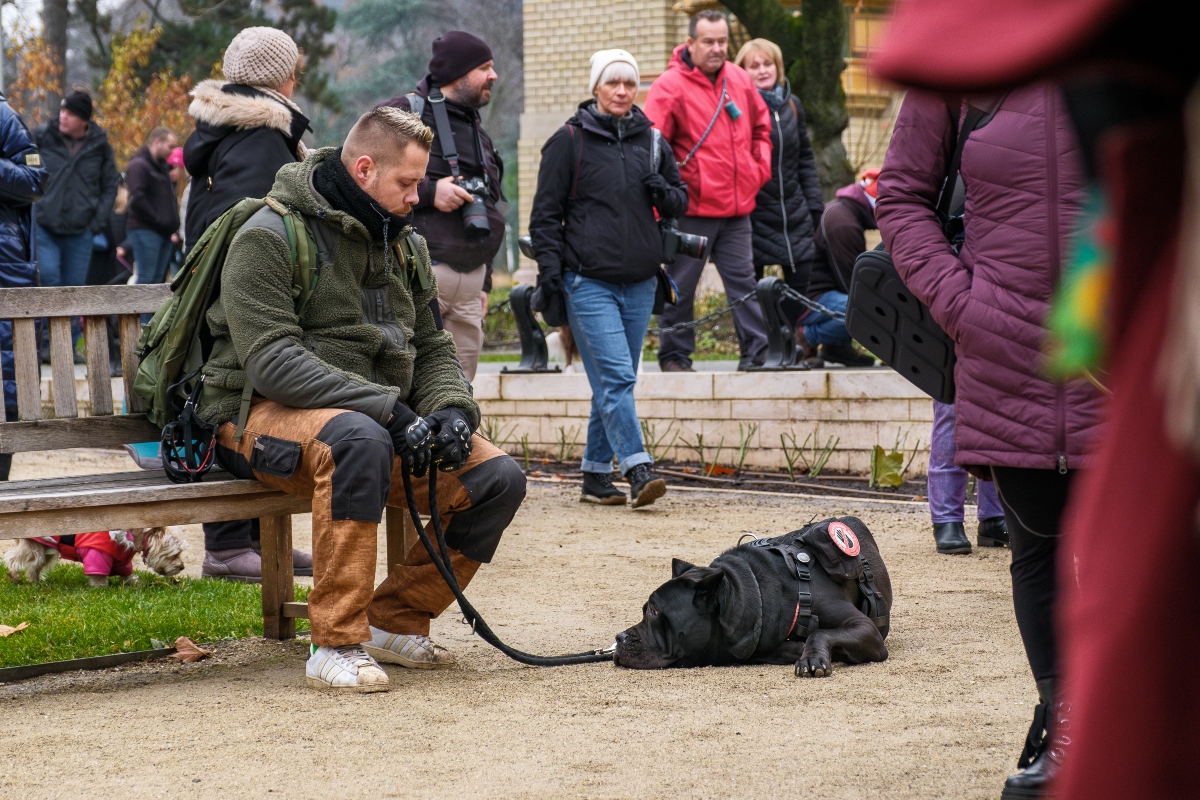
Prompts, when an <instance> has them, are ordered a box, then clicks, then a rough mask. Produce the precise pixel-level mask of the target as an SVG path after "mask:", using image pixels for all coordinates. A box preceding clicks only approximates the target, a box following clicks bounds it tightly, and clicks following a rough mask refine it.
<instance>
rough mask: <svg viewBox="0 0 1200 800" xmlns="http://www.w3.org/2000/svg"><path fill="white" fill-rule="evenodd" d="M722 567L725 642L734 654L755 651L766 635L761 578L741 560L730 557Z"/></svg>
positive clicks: (747, 654) (721, 610)
mask: <svg viewBox="0 0 1200 800" xmlns="http://www.w3.org/2000/svg"><path fill="white" fill-rule="evenodd" d="M723 567H724V569H722V570H720V571H721V573H722V576H723V578H724V580H723V581H722V582H721V585H720V587H719V590H718V591H717V607H718V609H719V614H718V616H717V619H718V621H719V622H720V624H721V632H722V633H724V634H725V644H726V647H727V648H728V649H729V654H730V655H732V656H733V657H734V658H738V659H744V658H749V657H750V656H752V655H754V651H755V650H757V649H758V641H759V637H760V636H761V635H762V594H761V593H760V592H759V589H758V579H757V578H755V577H754V573H753V572H752V571H751V570H750V567H749V566H748V565H747V564H746V563H745V562H744V561H740V560H732V559H731V560H730V561H729V562H728V563H726V564H724V565H723Z"/></svg>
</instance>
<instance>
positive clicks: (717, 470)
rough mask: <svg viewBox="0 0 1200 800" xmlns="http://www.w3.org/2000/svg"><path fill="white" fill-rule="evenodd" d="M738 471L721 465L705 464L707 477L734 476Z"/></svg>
mask: <svg viewBox="0 0 1200 800" xmlns="http://www.w3.org/2000/svg"><path fill="white" fill-rule="evenodd" d="M734 472H736V470H735V469H734V468H733V467H726V466H723V465H721V464H705V465H704V474H705V475H732V474H733V473H734Z"/></svg>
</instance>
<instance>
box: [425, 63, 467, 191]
mask: <svg viewBox="0 0 1200 800" xmlns="http://www.w3.org/2000/svg"><path fill="white" fill-rule="evenodd" d="M429 103H430V105H431V106H432V107H433V124H434V125H435V126H436V127H437V138H438V139H440V140H441V144H442V158H444V159H446V163H447V164H449V165H450V175H451V176H453V177H454V180H456V181H457V180H458V179H459V178H461V177H462V173H460V172H459V171H458V148H456V147H455V146H454V131H452V130H451V129H450V115H449V114H448V113H447V112H446V96H445V95H443V94H442V90H441V89H439V88H438V87H436V86H435V87H433V88H431V89H430V90H429Z"/></svg>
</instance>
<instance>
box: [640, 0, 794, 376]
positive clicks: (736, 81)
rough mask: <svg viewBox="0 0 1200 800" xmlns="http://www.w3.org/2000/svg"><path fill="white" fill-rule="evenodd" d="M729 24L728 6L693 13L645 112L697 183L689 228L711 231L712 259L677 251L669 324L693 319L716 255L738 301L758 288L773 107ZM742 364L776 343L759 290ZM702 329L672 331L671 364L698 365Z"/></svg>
mask: <svg viewBox="0 0 1200 800" xmlns="http://www.w3.org/2000/svg"><path fill="white" fill-rule="evenodd" d="M728 54H729V25H728V24H727V23H726V22H725V17H724V16H723V15H722V14H721V13H720V12H719V11H701V12H700V13H698V14H696V15H695V16H693V17H692V18H691V20H690V21H689V22H688V40H687V44H686V45H679V46H678V47H676V48H675V52H674V54H672V56H671V64H670V66H669V67H668V68H667V71H666V72H664V73H663V74H662V75H660V76H659V77H658V79H657V80H655V81H654V85H653V86H651V87H650V93H649V95H648V96H647V98H646V116H647V117H649V118H650V119H651V121H652V122H654V125H655V127H657V128H658V129H659V130H660V131H662V134H663V138H665V139H666V140H667V141H668V142H669V143H670V144H671V149H672V150H674V152H675V159H676V160H677V161H678V162H679V172H680V175H681V176H682V177H683V180H684V182H685V183H686V184H687V188H688V210H687V216H685V217H684V218H683V219H681V220H680V221H679V230H680V231H682V232H684V233H692V234H698V235H700V236H707V237H708V243H709V244H708V252H707V253H705V254H704V255H705V258H690V257H688V256H682V255H681V256H677V257H676V259H675V263H674V264H672V265H670V267H669V271H670V273H671V277H672V278H674V279H675V283H676V284H677V285H678V286H679V302H678V303H677V304H675V305H670V306H667V307H666V310H665V311H664V312H663V313H662V315H661V316H660V318H659V322H660V324H661V325H662V326H663V327H667V326H670V325H675V324H676V323H679V322H690V321H691V320H692V318H693V298H694V296H695V293H696V285H697V284H698V283H699V282H700V273H701V271H702V270H703V269H704V264H705V262H706V261H707V260H708V258H712V260H713V262H715V263H716V265H717V272H718V273H720V275H721V280H722V281H723V282H724V284H725V294H726V296H727V297H729V298H730V299H731V300H732V299H735V298H738V297H741V296H742V295H744V294H746V293H747V292H749V291H751V290H753V289H754V263H753V252H752V244H751V234H750V212H751V211H753V210H754V200H755V196H756V195H757V194H758V190H759V189H760V188H762V185H763V184H764V183H766V182H767V181H768V180H770V179H771V115H770V112H769V111H768V110H767V104H766V103H765V102H763V99H762V97H761V96H759V93H758V89H756V88H755V86H754V82H753V81H752V80H751V79H750V76H749V75H747V74H746V71H745V70H743V69H742V68H741V67H739V66H737V65H735V64H731V63H729V62H728V61H727V60H726V59H727V57H728ZM733 323H734V326H735V327H736V328H737V336H738V347H739V348H740V349H741V353H742V358H741V361H739V362H738V369H746V368H748V367H750V366H753V365H755V364H761V363H762V361H763V357H764V355H765V354H766V350H767V334H766V324H765V323H764V321H763V315H762V308H761V307H760V306H759V305H758V303H757V302H756V301H755V300H754V299H753V298H751V299H750V300H749V301H747V302H745V303H742V304H741V305H739V306H738V307H736V308H735V309H734V311H733ZM695 349H696V337H695V334H694V333H693V332H692V330H691V329H689V330H687V331H684V332H682V333H664V334H663V335H662V337H661V339H660V340H659V345H658V362H659V364H660V365H661V366H662V369H663V371H664V372H691V371H692V359H691V355H692V351H693V350H695Z"/></svg>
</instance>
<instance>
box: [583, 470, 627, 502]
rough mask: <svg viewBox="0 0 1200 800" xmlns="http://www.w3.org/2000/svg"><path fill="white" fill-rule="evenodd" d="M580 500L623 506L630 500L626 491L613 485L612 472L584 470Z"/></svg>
mask: <svg viewBox="0 0 1200 800" xmlns="http://www.w3.org/2000/svg"><path fill="white" fill-rule="evenodd" d="M579 500H580V502H583V503H599V504H600V505H602V506H623V505H625V503H626V502H627V501H628V498H627V497H625V493H624V492H622V491H621V490H620V489H618V488H617V487H615V486H613V482H612V473H611V472H608V473H605V472H584V473H583V493H582V494H580V495H579Z"/></svg>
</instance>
